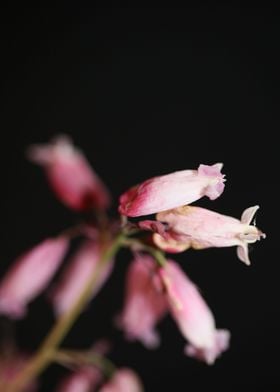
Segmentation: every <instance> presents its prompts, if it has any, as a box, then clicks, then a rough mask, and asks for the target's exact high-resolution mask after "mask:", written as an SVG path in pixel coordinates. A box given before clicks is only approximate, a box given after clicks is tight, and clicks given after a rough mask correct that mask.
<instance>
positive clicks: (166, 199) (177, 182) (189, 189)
mask: <svg viewBox="0 0 280 392" xmlns="http://www.w3.org/2000/svg"><path fill="white" fill-rule="evenodd" d="M222 166H223V165H222V164H221V163H216V164H215V165H213V166H207V165H200V166H199V168H198V170H182V171H178V172H175V173H171V174H167V175H164V176H159V177H154V178H151V179H149V180H146V181H144V182H143V183H142V184H139V185H136V186H134V187H133V188H131V189H129V190H128V191H127V192H125V193H124V194H123V195H122V196H121V197H120V205H119V212H120V213H121V214H122V215H126V216H131V217H135V216H141V215H149V214H154V213H156V212H160V211H165V210H169V209H171V208H175V207H179V206H182V205H185V204H190V203H192V202H194V201H196V200H198V199H200V198H201V197H203V196H208V197H209V198H210V199H211V200H214V199H216V198H217V197H219V196H220V195H221V193H222V192H223V190H224V181H225V180H224V176H223V175H222V174H221V169H222Z"/></svg>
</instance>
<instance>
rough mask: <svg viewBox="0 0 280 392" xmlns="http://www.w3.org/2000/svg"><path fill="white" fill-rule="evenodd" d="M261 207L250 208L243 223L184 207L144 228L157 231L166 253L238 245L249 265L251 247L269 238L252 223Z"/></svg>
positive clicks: (209, 212) (239, 251) (159, 243)
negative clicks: (249, 247)
mask: <svg viewBox="0 0 280 392" xmlns="http://www.w3.org/2000/svg"><path fill="white" fill-rule="evenodd" d="M258 208H259V206H254V207H250V208H247V209H246V210H245V211H244V212H243V214H242V217H241V220H239V219H236V218H232V217H230V216H226V215H221V214H219V213H217V212H214V211H210V210H207V209H205V208H200V207H194V206H183V207H179V208H176V209H173V210H170V211H164V212H161V213H159V214H157V216H156V219H157V220H158V221H159V222H157V223H149V221H148V222H147V223H145V222H144V223H143V228H145V226H146V227H150V228H151V229H153V230H155V231H157V232H158V233H156V234H154V242H155V244H156V245H157V246H158V247H160V248H161V249H164V250H166V251H170V252H182V251H184V250H186V249H188V248H190V247H193V248H195V249H204V248H210V247H228V246H237V254H238V257H239V259H240V260H241V261H243V262H244V263H245V264H247V265H249V264H250V260H249V256H248V244H252V243H254V242H256V241H258V240H260V239H261V238H265V234H263V233H262V232H261V231H260V230H259V229H258V228H257V227H256V226H255V225H254V224H253V225H252V224H251V222H252V220H253V218H254V215H255V213H256V211H257V210H258ZM160 224H164V225H165V228H163V227H162V226H160Z"/></svg>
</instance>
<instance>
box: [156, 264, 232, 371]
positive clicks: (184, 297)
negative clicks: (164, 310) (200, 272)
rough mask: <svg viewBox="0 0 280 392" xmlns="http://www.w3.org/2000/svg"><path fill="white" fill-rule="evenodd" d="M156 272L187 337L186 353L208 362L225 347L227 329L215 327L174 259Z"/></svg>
mask: <svg viewBox="0 0 280 392" xmlns="http://www.w3.org/2000/svg"><path fill="white" fill-rule="evenodd" d="M159 275H160V278H161V280H162V283H163V285H164V287H165V290H166V296H167V300H168V304H169V308H170V312H171V314H172V316H173V318H174V320H175V322H176V323H177V325H178V327H179V330H180V331H181V333H182V335H183V336H184V337H185V338H186V339H187V340H188V341H189V343H190V344H189V345H187V346H186V348H185V353H186V354H187V355H189V356H194V357H196V358H198V359H200V360H204V361H205V362H206V363H207V364H209V365H211V364H213V363H214V362H215V359H216V358H217V357H218V356H219V355H220V354H221V353H222V352H223V351H225V350H226V349H227V348H228V345H229V337H230V333H229V332H228V331H227V330H218V329H216V326H215V320H214V317H213V314H212V312H211V310H210V309H209V308H208V306H207V304H206V303H205V301H204V299H203V298H202V296H201V295H200V293H199V290H198V289H197V287H196V286H195V285H194V284H193V282H192V281H191V280H190V279H189V278H188V276H187V275H186V274H185V273H184V271H183V270H182V269H181V268H180V267H179V265H178V264H177V263H175V262H174V261H171V260H169V261H168V263H167V264H166V266H165V267H163V268H160V270H159Z"/></svg>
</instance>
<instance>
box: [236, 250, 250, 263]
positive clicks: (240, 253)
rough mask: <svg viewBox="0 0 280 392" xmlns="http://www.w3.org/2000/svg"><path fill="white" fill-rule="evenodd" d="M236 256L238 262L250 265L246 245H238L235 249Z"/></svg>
mask: <svg viewBox="0 0 280 392" xmlns="http://www.w3.org/2000/svg"><path fill="white" fill-rule="evenodd" d="M237 256H238V258H239V260H241V261H243V262H244V263H245V264H246V265H250V264H251V261H250V259H249V252H248V245H240V246H238V247H237Z"/></svg>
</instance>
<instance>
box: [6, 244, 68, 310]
mask: <svg viewBox="0 0 280 392" xmlns="http://www.w3.org/2000/svg"><path fill="white" fill-rule="evenodd" d="M68 243H69V241H68V239H67V238H66V237H62V236H61V237H57V238H49V239H46V240H45V241H43V242H42V243H40V244H39V245H37V246H35V247H34V248H33V249H31V250H30V251H29V252H27V253H26V254H24V255H23V256H21V257H20V258H19V259H18V260H17V261H16V262H15V263H14V264H13V265H12V267H11V269H10V270H9V271H8V272H7V274H6V275H5V276H4V279H3V280H2V282H1V283H0V312H1V313H4V314H6V315H8V316H10V317H12V318H21V317H23V316H24V315H25V313H26V306H27V304H28V303H29V302H30V301H32V300H33V299H34V298H35V297H36V296H37V295H39V294H40V293H41V292H42V291H43V290H44V289H45V288H46V286H47V285H48V283H49V281H50V280H51V279H52V277H53V275H54V274H55V272H56V271H57V269H58V267H59V266H60V264H61V262H62V260H63V257H64V255H65V253H66V251H67V249H68Z"/></svg>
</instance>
